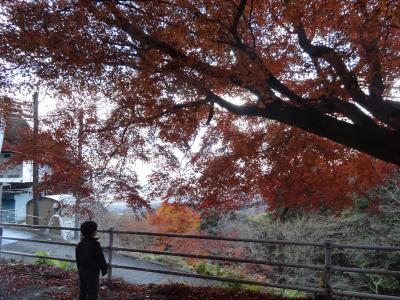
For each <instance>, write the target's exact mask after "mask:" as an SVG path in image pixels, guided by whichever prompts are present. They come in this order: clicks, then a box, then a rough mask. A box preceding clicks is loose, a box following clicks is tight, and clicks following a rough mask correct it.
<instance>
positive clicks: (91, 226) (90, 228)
mask: <svg viewBox="0 0 400 300" xmlns="http://www.w3.org/2000/svg"><path fill="white" fill-rule="evenodd" d="M81 232H82V235H83V236H84V237H86V238H88V237H94V236H95V235H96V232H97V223H96V222H94V221H86V222H83V223H82V224H81Z"/></svg>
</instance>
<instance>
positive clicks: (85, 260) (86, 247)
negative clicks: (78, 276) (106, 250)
mask: <svg viewBox="0 0 400 300" xmlns="http://www.w3.org/2000/svg"><path fill="white" fill-rule="evenodd" d="M75 256H76V265H77V266H78V271H89V272H90V271H93V272H96V273H97V274H98V273H99V271H100V270H101V274H102V275H103V276H104V275H105V274H107V263H106V260H105V258H104V254H103V251H102V250H101V247H100V243H99V242H98V241H97V239H95V238H84V239H83V240H82V241H81V242H80V243H79V245H78V246H77V247H76V251H75Z"/></svg>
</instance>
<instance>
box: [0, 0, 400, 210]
mask: <svg viewBox="0 0 400 300" xmlns="http://www.w3.org/2000/svg"><path fill="white" fill-rule="evenodd" d="M398 6H399V4H398V3H397V2H396V1H372V0H362V1H339V0H329V1H317V0H315V1H305V0H301V1H282V0H267V1H253V0H248V1H246V0H237V1H233V0H231V1H220V0H203V1H190V0H171V1H157V0H149V1H134V0H132V1H117V0H115V1H90V0H56V1H49V0H47V1H46V0H42V1H33V2H32V1H23V0H19V1H11V0H3V1H2V2H1V10H0V14H1V21H0V64H1V67H2V70H3V74H4V75H2V77H0V84H1V85H2V86H7V87H13V88H14V89H15V88H19V87H20V86H22V85H24V84H26V83H27V82H28V83H29V82H31V81H33V79H35V80H36V79H37V78H39V79H40V81H41V84H42V85H43V86H46V87H47V88H49V89H51V90H52V91H53V93H54V95H55V98H58V97H59V96H60V95H64V94H67V95H74V94H75V95H76V94H80V93H82V92H85V93H87V94H91V95H95V96H94V97H91V100H90V101H92V103H97V102H98V101H99V99H102V98H106V99H107V100H108V101H109V107H110V109H111V113H110V114H109V115H108V116H107V118H106V119H105V120H101V121H99V120H97V121H96V122H97V123H96V126H95V128H94V130H93V131H95V132H96V133H97V134H98V136H97V139H98V141H101V142H102V143H105V144H104V145H105V146H104V145H103V146H101V147H103V149H104V148H105V149H107V150H109V151H100V152H98V153H97V157H102V158H104V159H106V160H107V159H110V157H114V158H117V157H118V158H120V159H121V162H123V158H124V157H127V156H131V155H136V156H137V157H140V158H142V159H147V160H149V159H150V157H154V156H152V155H153V154H156V156H155V157H156V158H155V159H154V158H153V160H155V161H157V162H158V163H161V162H162V163H165V164H162V165H163V166H165V169H161V168H160V169H159V170H157V171H156V172H155V174H154V176H153V178H154V179H155V181H154V184H157V185H158V188H157V189H158V190H163V192H165V191H168V192H169V194H168V193H167V196H169V195H171V193H172V192H173V193H176V194H177V195H185V194H189V195H190V194H192V195H193V194H194V192H192V193H191V192H190V190H192V191H198V190H199V189H198V188H202V189H203V190H204V191H203V192H202V195H203V196H202V197H200V199H201V200H202V203H203V204H204V206H211V205H219V206H220V207H226V208H227V209H228V208H232V207H233V206H234V205H236V204H232V203H241V202H243V201H244V198H245V197H247V198H249V197H251V195H255V194H256V192H257V194H261V195H263V196H264V197H267V198H272V199H274V200H271V201H276V202H275V203H278V199H279V198H282V197H283V198H288V199H290V201H292V205H300V204H304V203H305V202H306V201H309V202H308V203H310V207H312V206H315V205H316V206H317V207H321V205H322V204H323V205H322V206H324V205H326V201H325V200H324V199H325V198H324V197H323V196H324V195H323V193H324V192H323V191H325V192H326V195H329V197H330V199H334V198H335V197H336V196H335V195H339V192H340V191H342V192H343V193H349V192H350V187H351V188H352V189H353V190H354V189H355V188H356V187H357V184H356V183H360V185H359V187H363V188H364V187H367V186H370V185H373V184H376V183H377V182H380V181H381V175H384V174H386V173H387V172H386V170H387V169H390V168H389V167H388V166H384V165H383V164H381V163H380V162H377V161H375V160H371V159H370V158H368V157H367V156H364V155H361V154H359V153H358V152H355V151H354V150H348V149H345V148H343V147H341V146H336V145H334V144H332V143H329V142H327V141H326V140H322V139H317V138H315V137H313V136H312V135H308V134H305V133H303V132H302V131H298V130H295V129H292V128H290V129H288V128H286V127H279V129H273V128H274V126H275V127H276V125H271V123H270V122H269V121H267V120H274V121H277V122H280V123H282V124H285V125H290V126H292V127H294V128H298V129H301V130H304V131H305V132H308V133H309V134H310V133H311V134H316V135H318V136H320V137H324V138H327V139H329V140H331V141H334V142H337V143H339V144H342V145H343V146H346V147H350V148H352V149H356V150H358V151H360V152H363V153H366V154H369V155H371V156H373V157H375V158H378V159H382V160H384V161H386V162H391V163H394V164H397V165H399V164H400V156H399V155H398V153H400V139H399V127H400V105H399V104H398V103H399V102H397V101H396V99H397V98H396V97H397V96H396V92H398V83H397V81H396V80H397V78H398V77H399V71H400V68H399V66H400V64H399V63H398V62H399V59H400V57H399V56H400V51H399V50H400V49H399V48H400V42H399V41H400V39H399V35H400V31H399V21H400V14H399V11H400V9H399V7H398ZM15 74H18V75H19V78H18V80H17V81H12V80H10V78H13V77H15ZM274 124H275V123H274ZM206 125H209V126H208V128H206V127H207V126H206ZM271 128H272V129H271ZM255 129H257V130H255ZM270 129H271V131H269V130H270ZM274 130H275V131H274ZM274 132H275V135H276V136H274ZM289 133H290V134H292V136H293V140H291V141H290V142H287V143H284V142H282V144H281V146H282V147H279V146H274V147H268V146H267V145H268V143H272V144H273V142H274V141H278V140H279V139H282V140H285V139H287V138H288V137H289V136H288V135H289ZM115 136H118V137H120V138H115ZM199 136H201V139H202V141H203V142H202V145H201V147H202V150H201V151H200V152H199V155H200V154H201V155H202V157H201V158H200V157H197V156H196V157H195V158H194V159H193V160H192V161H191V163H193V166H194V169H193V170H190V171H189V172H192V173H189V174H187V173H186V174H184V176H177V177H178V178H175V180H174V181H172V182H171V181H170V180H169V179H168V177H170V175H171V170H173V169H176V168H178V167H180V165H181V161H180V160H179V159H177V157H176V155H175V153H174V151H176V149H179V150H180V151H181V152H182V153H185V154H187V153H191V148H192V145H193V143H194V142H195V141H196V139H198V137H199ZM304 141H307V143H305V142H304ZM313 143H314V144H315V143H316V146H313ZM221 144H224V145H226V147H225V149H223V147H220V148H219V147H218V146H219V145H221ZM299 146H300V148H296V147H299ZM101 147H97V148H101ZM301 147H303V148H301ZM315 147H316V148H318V150H315V151H314V148H315ZM218 148H219V150H216V149H218ZM330 148H332V149H331V150H329V149H330ZM271 149H276V153H275V154H274V153H272V152H271ZM302 149H303V150H302ZM306 150H307V151H306ZM215 151H217V152H215ZM218 151H219V152H218ZM132 152H133V153H132ZM311 153H312V155H311ZM267 154H268V155H270V157H268V158H267V157H266V156H267ZM297 157H301V159H299V160H298V161H299V162H300V165H298V163H297V162H296V158H297ZM272 158H273V159H272ZM286 158H287V160H286V161H285V159H286ZM350 158H352V159H353V158H356V159H357V162H350ZM121 164H123V163H121ZM313 164H315V165H313ZM160 165H161V164H160ZM315 168H316V169H315ZM380 170H382V172H381V174H379V171H380ZM222 171H223V172H222ZM374 171H376V172H375V173H374ZM168 172H169V173H168ZM268 172H270V173H268ZM357 172H361V173H359V174H365V176H369V175H373V176H370V177H372V179H371V180H369V179H368V180H367V179H365V178H364V177H365V176H361V175H357ZM200 173H201V174H200ZM132 174H133V173H130V175H132ZM216 174H218V175H216ZM289 174H290V175H291V176H292V177H291V178H292V179H291V180H287V178H288V177H287V176H289ZM321 174H326V176H325V177H323V176H320V175H321ZM337 174H340V176H336V175H337ZM126 175H127V176H129V174H126ZM305 175H306V176H307V177H304V176H305ZM333 178H334V179H335V181H333V182H335V184H336V186H335V185H333V184H332V187H331V190H328V189H325V190H320V191H319V192H317V187H322V186H325V187H328V186H329V185H328V183H329V182H330V181H332V179H333ZM354 180H355V181H354ZM353 181H354V184H349V182H353ZM285 182H286V183H285ZM217 183H218V184H217ZM301 183H303V184H304V183H310V184H315V188H314V189H309V190H306V189H305V188H303V189H301ZM310 184H309V185H310ZM167 185H168V186H169V187H168V188H167ZM289 187H290V189H289ZM308 188H309V187H308ZM287 189H289V190H291V191H286V190H287ZM339 189H340V190H339ZM282 190H283V191H284V192H282ZM285 193H286V195H285ZM290 193H291V194H290ZM164 194H165V193H164ZM307 194H308V195H314V196H311V198H310V196H306V195H307ZM197 195H199V194H197ZM298 195H299V196H298ZM297 196H298V197H299V201H298V202H296V203H298V204H295V203H294V202H293V199H294V198H296V197H297ZM133 198H134V197H133ZM228 198H229V199H230V200H232V199H234V200H237V201H226V199H228ZM317 198H318V199H319V200H317ZM224 199H225V200H224ZM310 199H311V200H310ZM335 199H336V198H335ZM318 201H319V203H318ZM321 201H322V202H323V203H322V202H321ZM338 201H339V200H338ZM340 201H342V202H341V204H340V205H339V204H338V207H342V206H343V205H344V202H346V201H348V200H343V199H342V200H340ZM340 201H339V202H340ZM271 203H272V202H271ZM324 203H325V204H324ZM237 205H239V204H237ZM328 206H329V205H328Z"/></svg>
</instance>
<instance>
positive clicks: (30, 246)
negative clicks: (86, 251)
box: [1, 228, 215, 286]
mask: <svg viewBox="0 0 400 300" xmlns="http://www.w3.org/2000/svg"><path fill="white" fill-rule="evenodd" d="M3 236H5V237H15V238H30V239H39V240H50V238H48V237H46V236H44V235H42V234H40V233H35V232H31V231H24V230H16V229H8V228H5V229H4V232H3ZM52 240H54V239H52ZM2 249H3V250H7V251H16V252H24V253H32V254H33V253H35V252H38V251H46V252H48V253H49V255H50V256H53V257H59V258H69V259H74V258H75V247H74V246H73V245H72V246H62V245H51V244H43V243H32V242H25V241H12V240H5V239H3V240H2ZM104 255H105V257H106V258H107V257H108V254H107V250H104ZM1 257H2V258H4V259H10V258H13V259H22V260H23V261H25V262H33V261H34V260H35V258H31V257H26V256H21V255H10V254H4V253H2V254H1ZM113 263H114V264H119V265H127V266H132V267H140V268H152V269H160V270H168V271H177V270H176V269H172V268H169V267H166V266H162V265H160V264H155V263H151V262H149V261H145V260H141V259H138V258H135V257H129V256H125V255H121V254H119V253H113ZM113 278H121V279H123V280H125V281H126V282H129V283H133V284H150V283H153V284H168V283H186V284H189V285H207V286H209V285H215V282H213V281H208V280H203V279H197V278H190V277H183V276H174V275H167V274H157V273H150V272H141V271H133V270H126V269H117V268H113Z"/></svg>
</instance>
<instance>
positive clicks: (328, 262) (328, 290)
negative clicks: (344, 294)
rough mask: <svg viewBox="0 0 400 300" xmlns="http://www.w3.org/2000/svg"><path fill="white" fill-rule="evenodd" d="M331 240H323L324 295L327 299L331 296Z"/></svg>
mask: <svg viewBox="0 0 400 300" xmlns="http://www.w3.org/2000/svg"><path fill="white" fill-rule="evenodd" d="M332 246H333V241H332V240H325V242H324V249H325V274H324V275H325V276H324V277H325V278H324V279H325V280H324V282H325V286H324V288H325V295H326V297H327V299H330V298H331V296H332V249H333V248H332Z"/></svg>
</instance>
